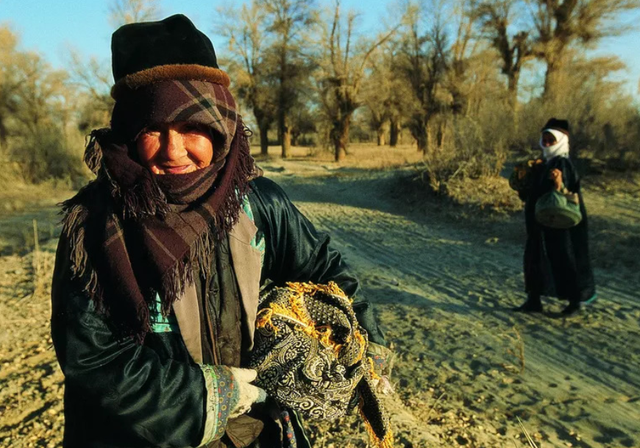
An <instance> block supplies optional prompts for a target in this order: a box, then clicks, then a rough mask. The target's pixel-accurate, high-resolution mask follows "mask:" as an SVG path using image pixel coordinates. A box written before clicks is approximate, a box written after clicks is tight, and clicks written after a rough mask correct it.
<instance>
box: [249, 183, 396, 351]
mask: <svg viewBox="0 0 640 448" xmlns="http://www.w3.org/2000/svg"><path fill="white" fill-rule="evenodd" d="M249 199H250V201H251V206H252V208H253V209H254V210H255V213H254V218H255V220H256V226H257V227H258V229H260V231H262V232H264V237H265V243H266V249H265V259H264V266H263V270H262V279H261V283H263V284H264V282H265V281H266V280H267V279H269V280H271V281H272V282H274V283H275V284H276V285H284V284H285V283H286V282H304V281H311V282H314V283H327V282H329V281H334V282H336V283H337V284H338V286H340V288H341V289H342V290H343V291H344V292H345V293H346V294H347V295H349V297H352V298H353V300H354V302H353V307H354V310H355V312H356V316H357V318H358V322H359V323H360V325H361V326H362V327H363V328H364V329H365V330H366V331H367V333H368V335H369V340H370V341H372V342H375V343H377V344H381V345H385V340H384V336H383V334H382V332H381V331H380V329H379V328H378V324H377V322H376V319H375V317H374V314H373V309H372V306H371V303H370V302H369V301H367V300H365V299H363V298H359V297H357V293H358V290H359V284H358V280H357V279H356V278H355V277H354V276H353V275H352V274H351V273H350V272H349V270H348V267H347V265H346V264H345V262H344V261H343V260H342V256H341V255H340V253H339V252H338V251H337V250H335V249H333V248H332V247H331V246H330V244H329V241H330V239H329V236H328V235H326V234H324V233H319V232H318V231H317V230H316V229H315V227H314V226H313V224H312V223H311V222H310V221H309V220H308V219H307V218H306V217H305V216H304V215H303V214H302V213H301V212H300V211H299V210H298V209H297V208H296V206H295V205H293V203H292V202H291V201H290V200H289V198H288V197H287V195H286V194H285V192H284V191H283V190H282V189H281V188H280V187H279V186H278V185H276V184H275V183H274V182H273V181H271V180H269V179H267V178H264V177H260V178H258V179H255V180H254V181H253V182H252V191H251V193H250V195H249Z"/></svg>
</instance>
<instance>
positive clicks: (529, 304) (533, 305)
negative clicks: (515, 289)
mask: <svg viewBox="0 0 640 448" xmlns="http://www.w3.org/2000/svg"><path fill="white" fill-rule="evenodd" d="M513 311H518V312H520V313H542V302H541V301H540V298H539V297H538V298H535V299H534V298H531V297H530V298H528V299H527V301H526V302H524V303H523V304H522V305H520V306H517V307H515V308H514V309H513Z"/></svg>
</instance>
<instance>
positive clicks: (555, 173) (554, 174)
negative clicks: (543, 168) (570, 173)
mask: <svg viewBox="0 0 640 448" xmlns="http://www.w3.org/2000/svg"><path fill="white" fill-rule="evenodd" d="M549 179H551V180H552V181H553V183H554V184H555V185H554V186H555V189H556V190H558V191H561V190H562V171H560V170H559V169H558V168H554V169H552V170H551V171H550V172H549Z"/></svg>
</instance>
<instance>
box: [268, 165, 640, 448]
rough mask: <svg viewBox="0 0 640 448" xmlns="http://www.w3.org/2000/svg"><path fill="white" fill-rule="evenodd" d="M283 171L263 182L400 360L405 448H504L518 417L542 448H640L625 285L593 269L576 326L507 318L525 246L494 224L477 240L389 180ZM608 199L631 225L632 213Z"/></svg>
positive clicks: (633, 338) (517, 297) (630, 304)
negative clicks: (319, 245)
mask: <svg viewBox="0 0 640 448" xmlns="http://www.w3.org/2000/svg"><path fill="white" fill-rule="evenodd" d="M285 167H286V169H285V171H281V169H278V170H275V171H273V172H267V175H270V176H271V177H274V178H275V179H276V180H277V181H278V182H280V183H281V184H282V185H284V186H285V189H286V190H287V191H288V192H289V194H290V196H291V198H292V199H293V200H294V201H295V202H296V204H297V205H298V206H299V207H300V209H301V210H302V211H303V212H304V213H305V214H306V215H308V216H309V217H310V219H311V220H312V221H313V222H314V223H316V224H317V225H318V227H319V228H320V229H322V230H323V231H327V232H329V233H330V234H331V235H332V237H333V241H334V244H335V245H336V246H337V247H339V248H340V250H341V251H343V253H344V254H345V256H346V258H347V260H348V262H349V263H350V264H351V265H352V267H353V269H354V270H355V272H356V273H357V274H358V276H359V277H360V278H361V279H362V280H363V291H362V294H364V295H365V296H366V297H368V298H369V299H371V300H372V301H373V302H375V303H376V305H377V309H378V312H379V316H380V320H381V322H382V325H383V326H384V329H385V330H386V334H387V337H388V339H389V340H390V341H391V342H392V343H394V345H395V347H396V351H397V352H398V354H399V355H400V356H399V361H398V363H397V369H396V381H397V382H398V395H399V397H398V402H397V403H395V405H401V406H404V411H406V412H403V416H402V418H403V419H405V420H406V419H407V416H406V413H407V412H408V413H409V414H411V415H413V417H414V418H415V419H414V421H413V423H414V424H408V425H407V422H402V421H398V423H399V424H400V425H401V426H403V427H404V428H405V429H404V431H408V434H404V435H403V438H405V437H406V439H407V440H411V441H412V442H413V446H422V444H423V443H424V446H427V445H428V439H425V440H424V442H421V441H420V440H419V437H418V438H416V435H417V434H418V430H420V429H422V430H426V432H427V433H434V432H435V433H439V434H440V437H445V438H446V436H447V431H454V433H453V434H450V436H451V441H457V442H458V443H459V444H462V445H464V444H468V445H470V446H513V442H512V441H513V439H514V438H515V437H516V436H519V435H520V433H521V431H520V429H519V427H518V422H517V417H519V418H520V419H521V420H522V421H523V423H524V426H525V427H526V428H527V429H528V431H529V432H530V433H535V438H536V439H537V440H538V441H539V442H540V445H541V446H580V447H597V446H610V447H620V446H624V447H631V446H640V424H639V423H638V422H639V421H640V406H639V402H640V350H639V349H640V338H639V336H640V331H639V330H640V328H639V320H640V303H639V299H638V292H637V291H638V287H639V286H640V285H639V283H638V281H637V277H636V278H629V277H626V276H625V274H616V273H615V272H608V271H598V270H597V271H596V277H597V279H598V291H599V296H600V298H599V300H598V301H597V303H596V304H594V305H593V306H591V307H590V308H589V309H588V310H587V311H586V312H584V313H582V315H580V316H578V317H577V318H573V319H561V318H559V317H558V315H557V311H559V310H560V309H561V306H562V304H560V303H557V302H556V303H554V302H551V303H549V306H548V308H549V309H550V310H551V312H548V313H546V314H545V315H543V316H526V315H525V316H522V315H517V314H514V313H512V312H511V311H510V308H511V307H512V306H514V305H516V304H518V303H519V302H521V301H522V300H523V299H524V296H523V293H522V292H521V291H522V282H523V280H522V270H521V263H522V241H523V238H524V235H520V236H521V237H522V239H519V238H517V235H516V237H514V236H513V235H504V237H503V235H501V234H500V233H498V230H499V226H497V230H496V229H494V230H496V233H495V235H494V236H493V237H491V236H490V237H488V238H487V235H491V230H487V229H474V228H473V227H470V226H469V225H468V224H466V223H456V222H451V220H450V219H443V217H442V214H441V213H440V212H439V209H438V207H437V206H435V205H431V206H430V205H429V204H426V205H425V204H424V203H423V204H422V206H423V207H427V208H425V209H422V210H413V211H410V210H409V209H408V207H407V206H406V204H404V205H403V204H402V201H398V200H397V199H398V198H397V194H394V192H393V191H394V188H395V186H396V185H397V184H396V182H397V181H395V180H394V179H393V176H391V177H389V176H385V175H384V174H380V173H378V174H371V173H366V172H362V173H361V174H357V172H355V173H354V172H351V173H349V172H348V170H338V171H335V172H334V173H333V175H329V176H326V174H327V173H324V175H322V176H321V175H320V174H321V172H316V173H315V174H316V175H313V173H312V174H311V175H308V176H306V177H293V176H290V174H292V173H298V174H300V173H301V172H303V167H302V166H297V165H296V164H295V163H290V164H285ZM266 168H267V169H269V166H267V167H266ZM325 171H327V170H326V169H325ZM598 201H600V202H602V201H603V200H601V199H595V200H594V202H598ZM607 202H608V205H607V206H608V207H609V209H612V210H616V207H617V208H619V209H620V213H623V212H624V213H627V214H630V215H633V216H634V217H635V216H637V213H638V204H637V203H636V202H633V203H625V201H624V200H621V201H618V202H615V203H613V204H612V203H611V200H608V201H607ZM603 206H604V205H603V204H595V205H594V209H598V208H599V207H603ZM636 222H638V221H636ZM494 227H496V226H494ZM487 232H489V233H487ZM443 393H444V394H445V395H444V396H442V398H441V399H440V401H439V402H438V404H437V406H436V408H437V409H436V410H435V411H434V410H433V409H432V406H433V403H434V401H435V400H436V399H437V398H438V397H440V396H441V395H442V394H443ZM391 406H392V407H394V404H393V403H392V404H391ZM430 426H435V427H433V428H431V429H432V430H431V431H429V427H430ZM438 426H444V427H445V430H444V434H443V430H442V428H438ZM452 428H453V429H452ZM456 428H458V429H457V430H456Z"/></svg>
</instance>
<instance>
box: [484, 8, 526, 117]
mask: <svg viewBox="0 0 640 448" xmlns="http://www.w3.org/2000/svg"><path fill="white" fill-rule="evenodd" d="M517 6H520V5H519V4H518V0H496V1H491V2H484V3H482V4H480V5H479V7H478V9H477V14H478V16H479V17H480V20H481V23H482V28H483V32H484V35H485V36H486V37H487V38H488V39H489V41H490V42H491V45H492V46H493V48H495V49H496V51H497V52H498V54H499V55H500V62H501V64H502V73H503V74H504V75H505V76H506V77H507V80H508V91H509V103H510V106H511V108H512V110H513V111H514V112H515V111H516V110H517V107H518V82H519V80H520V72H521V70H522V66H523V65H524V63H525V62H527V61H528V60H530V59H532V58H533V57H534V54H533V47H532V40H531V36H530V34H531V33H530V31H528V30H520V31H516V32H515V33H510V32H509V26H510V25H511V24H512V22H513V21H512V15H513V12H512V11H513V9H514V7H517Z"/></svg>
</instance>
